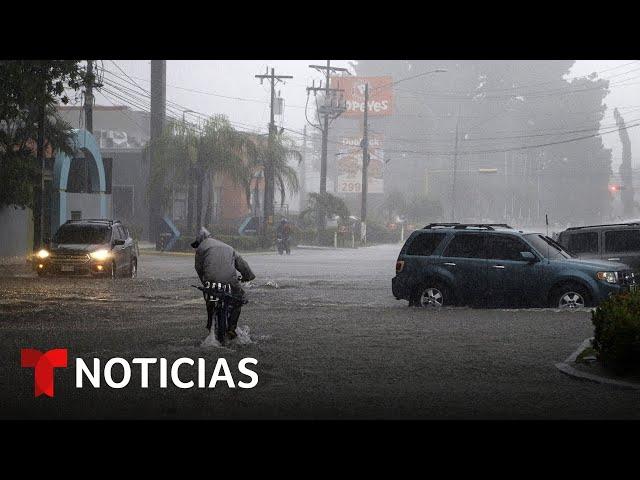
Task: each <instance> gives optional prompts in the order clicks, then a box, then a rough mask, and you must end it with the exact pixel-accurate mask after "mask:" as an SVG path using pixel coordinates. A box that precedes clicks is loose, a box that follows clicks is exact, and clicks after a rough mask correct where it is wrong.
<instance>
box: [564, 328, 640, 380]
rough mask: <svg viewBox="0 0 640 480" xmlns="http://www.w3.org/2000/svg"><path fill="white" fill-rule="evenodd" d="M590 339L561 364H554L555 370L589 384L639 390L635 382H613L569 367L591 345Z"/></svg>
mask: <svg viewBox="0 0 640 480" xmlns="http://www.w3.org/2000/svg"><path fill="white" fill-rule="evenodd" d="M591 340H592V338H587V339H586V340H585V341H584V342H582V343H581V344H580V346H579V347H578V348H577V350H576V351H575V352H573V353H572V354H571V355H569V357H568V358H567V359H566V360H565V361H564V362H562V363H556V368H557V369H558V370H560V371H561V372H562V373H564V374H565V375H569V376H571V377H575V378H580V379H582V380H589V381H591V382H595V383H600V384H602V385H612V386H614V387H618V388H624V389H628V390H640V383H635V382H625V381H623V380H614V379H612V378H607V377H602V376H600V375H595V374H593V373H588V372H582V371H580V370H577V369H576V368H573V367H572V366H571V364H572V363H575V361H576V359H577V358H578V355H580V352H582V351H583V350H584V349H585V348H587V347H589V346H590V345H591Z"/></svg>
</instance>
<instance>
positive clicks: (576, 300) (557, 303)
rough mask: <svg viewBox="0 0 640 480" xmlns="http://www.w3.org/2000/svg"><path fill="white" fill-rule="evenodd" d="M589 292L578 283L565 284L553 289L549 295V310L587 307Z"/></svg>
mask: <svg viewBox="0 0 640 480" xmlns="http://www.w3.org/2000/svg"><path fill="white" fill-rule="evenodd" d="M589 301H590V296H589V291H588V290H587V289H586V288H585V287H583V286H582V285H580V284H579V283H575V282H571V283H565V284H563V285H560V286H558V287H556V288H554V289H553V292H552V293H551V301H550V305H549V306H550V307H551V308H561V309H574V308H584V307H587V306H588V305H589Z"/></svg>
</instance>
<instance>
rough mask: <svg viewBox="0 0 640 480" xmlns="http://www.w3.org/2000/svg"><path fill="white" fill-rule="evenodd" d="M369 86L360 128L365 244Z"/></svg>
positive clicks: (364, 237)
mask: <svg viewBox="0 0 640 480" xmlns="http://www.w3.org/2000/svg"><path fill="white" fill-rule="evenodd" d="M368 119H369V84H368V83H365V85H364V125H363V128H362V205H361V208H360V241H361V242H362V244H363V245H366V244H367V192H368V190H369V177H368V175H367V172H368V167H369V125H368V123H369V122H368Z"/></svg>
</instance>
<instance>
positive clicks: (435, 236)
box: [406, 232, 447, 257]
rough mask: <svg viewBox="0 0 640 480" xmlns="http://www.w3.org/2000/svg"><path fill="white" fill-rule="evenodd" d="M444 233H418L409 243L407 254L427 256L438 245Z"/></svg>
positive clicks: (444, 235)
mask: <svg viewBox="0 0 640 480" xmlns="http://www.w3.org/2000/svg"><path fill="white" fill-rule="evenodd" d="M446 236H447V234H446V233H441V232H440V233H435V232H424V233H419V234H418V235H416V236H415V237H414V239H413V240H412V241H411V243H410V244H409V248H408V249H407V253H406V254H407V255H422V256H425V257H428V256H429V255H431V254H433V252H434V250H435V249H436V248H437V247H438V245H440V242H442V239H443V238H444V237H446Z"/></svg>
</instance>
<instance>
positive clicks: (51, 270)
mask: <svg viewBox="0 0 640 480" xmlns="http://www.w3.org/2000/svg"><path fill="white" fill-rule="evenodd" d="M47 243H48V245H47V246H46V247H45V248H43V249H41V250H40V251H38V252H37V253H36V254H35V255H34V257H33V266H34V268H35V270H36V272H38V275H40V276H43V275H48V274H56V275H93V276H107V277H113V278H115V277H121V276H126V277H131V278H134V277H135V276H136V275H137V273H138V257H139V251H138V243H137V241H136V240H134V239H133V238H132V237H131V234H130V233H129V229H128V228H127V227H125V226H124V225H123V224H122V222H120V221H119V220H104V219H86V220H68V221H67V222H66V223H64V224H63V225H61V226H60V228H58V230H57V231H56V233H55V235H54V236H53V239H52V240H51V242H47Z"/></svg>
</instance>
